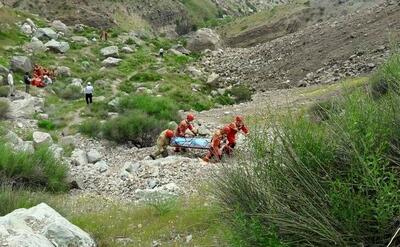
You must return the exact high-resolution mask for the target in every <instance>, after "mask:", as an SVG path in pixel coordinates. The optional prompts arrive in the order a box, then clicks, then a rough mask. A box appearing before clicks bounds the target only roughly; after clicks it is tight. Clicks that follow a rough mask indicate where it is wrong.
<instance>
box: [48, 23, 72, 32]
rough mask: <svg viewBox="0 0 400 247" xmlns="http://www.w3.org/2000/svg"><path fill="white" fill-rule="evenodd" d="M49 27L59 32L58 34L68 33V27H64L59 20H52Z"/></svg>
mask: <svg viewBox="0 0 400 247" xmlns="http://www.w3.org/2000/svg"><path fill="white" fill-rule="evenodd" d="M51 27H52V28H54V29H55V30H57V31H59V32H63V33H67V32H68V26H67V25H65V24H64V23H63V22H62V21H60V20H54V21H53V22H52V23H51Z"/></svg>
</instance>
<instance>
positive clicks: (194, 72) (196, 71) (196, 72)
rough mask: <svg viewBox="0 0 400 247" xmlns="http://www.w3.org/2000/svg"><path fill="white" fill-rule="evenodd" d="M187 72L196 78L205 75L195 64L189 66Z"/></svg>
mask: <svg viewBox="0 0 400 247" xmlns="http://www.w3.org/2000/svg"><path fill="white" fill-rule="evenodd" d="M187 72H189V73H190V74H191V75H192V76H193V77H194V78H196V79H197V78H201V77H202V76H203V72H202V71H201V70H199V69H197V68H196V67H193V66H189V67H187Z"/></svg>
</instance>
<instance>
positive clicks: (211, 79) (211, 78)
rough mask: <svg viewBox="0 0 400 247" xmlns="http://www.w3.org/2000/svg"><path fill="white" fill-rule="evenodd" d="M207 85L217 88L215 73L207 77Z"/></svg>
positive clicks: (217, 78)
mask: <svg viewBox="0 0 400 247" xmlns="http://www.w3.org/2000/svg"><path fill="white" fill-rule="evenodd" d="M207 84H210V85H212V86H218V84H219V75H218V74H217V73H212V74H211V75H210V76H208V79H207Z"/></svg>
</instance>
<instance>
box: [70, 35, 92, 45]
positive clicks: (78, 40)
mask: <svg viewBox="0 0 400 247" xmlns="http://www.w3.org/2000/svg"><path fill="white" fill-rule="evenodd" d="M71 41H72V42H73V43H77V44H81V45H89V44H90V41H89V39H88V38H86V37H83V36H72V37H71Z"/></svg>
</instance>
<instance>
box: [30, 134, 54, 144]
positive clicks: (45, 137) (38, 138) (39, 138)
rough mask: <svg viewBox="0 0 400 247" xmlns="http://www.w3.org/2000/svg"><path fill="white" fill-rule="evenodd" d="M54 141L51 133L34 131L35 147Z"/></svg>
mask: <svg viewBox="0 0 400 247" xmlns="http://www.w3.org/2000/svg"><path fill="white" fill-rule="evenodd" d="M52 143H53V139H52V138H51V135H50V134H49V133H45V132H40V131H35V132H33V144H34V146H35V147H39V146H41V145H51V144H52Z"/></svg>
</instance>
